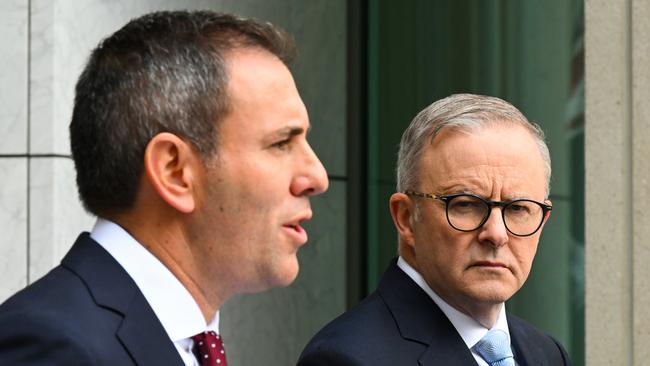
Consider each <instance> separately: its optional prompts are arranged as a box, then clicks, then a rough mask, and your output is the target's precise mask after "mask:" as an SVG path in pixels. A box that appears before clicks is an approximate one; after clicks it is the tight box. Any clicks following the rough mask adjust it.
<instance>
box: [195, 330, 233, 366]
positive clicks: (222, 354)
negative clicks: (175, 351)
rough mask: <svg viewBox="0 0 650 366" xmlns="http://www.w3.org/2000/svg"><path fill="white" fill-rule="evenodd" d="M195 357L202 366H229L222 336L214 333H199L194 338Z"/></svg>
mask: <svg viewBox="0 0 650 366" xmlns="http://www.w3.org/2000/svg"><path fill="white" fill-rule="evenodd" d="M192 340H193V341H194V355H195V356H196V359H197V360H199V363H200V364H201V366H207V365H210V366H214V365H219V366H228V362H227V361H226V351H225V350H224V349H223V341H222V340H221V336H219V335H218V334H217V333H215V332H213V331H211V330H210V331H207V332H202V333H199V334H197V335H195V336H193V337H192Z"/></svg>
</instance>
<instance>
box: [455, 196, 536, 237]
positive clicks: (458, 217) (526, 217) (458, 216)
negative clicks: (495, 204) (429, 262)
mask: <svg viewBox="0 0 650 366" xmlns="http://www.w3.org/2000/svg"><path fill="white" fill-rule="evenodd" d="M502 209H503V219H504V223H505V225H506V228H507V229H508V230H509V231H510V232H512V233H513V234H515V235H521V236H525V235H531V234H532V233H534V232H535V231H537V229H538V228H539V225H540V224H541V222H542V219H543V217H544V212H543V209H542V207H541V206H540V205H539V204H538V203H536V202H532V201H528V200H518V201H513V202H510V203H508V204H507V205H506V206H505V207H503V208H502ZM490 211H491V210H490V205H489V204H488V203H487V202H486V201H484V200H482V199H480V198H478V197H474V196H470V195H460V196H456V197H453V198H450V199H449V200H448V201H447V218H448V220H449V223H450V224H451V226H453V227H454V228H456V229H458V230H462V231H473V230H476V229H478V228H479V227H480V226H481V225H483V224H484V223H485V221H486V220H487V218H488V216H489V215H490Z"/></svg>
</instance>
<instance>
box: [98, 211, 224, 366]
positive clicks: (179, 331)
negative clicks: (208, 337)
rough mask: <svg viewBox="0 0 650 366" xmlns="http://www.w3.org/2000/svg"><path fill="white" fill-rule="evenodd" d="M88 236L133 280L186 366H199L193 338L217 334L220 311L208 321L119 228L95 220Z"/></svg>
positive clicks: (179, 285)
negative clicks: (207, 333)
mask: <svg viewBox="0 0 650 366" xmlns="http://www.w3.org/2000/svg"><path fill="white" fill-rule="evenodd" d="M90 237H91V238H93V239H94V240H95V241H96V242H98V243H99V244H100V245H101V246H102V247H104V249H106V251H108V253H110V254H111V256H113V258H115V260H116V261H117V262H118V263H119V264H120V265H121V266H122V267H123V268H124V270H125V271H126V272H127V273H128V274H129V276H130V277H131V278H132V279H133V281H134V282H135V284H136V285H137V286H138V288H139V289H140V291H141V292H142V294H143V295H144V297H145V298H146V299H147V302H148V303H149V305H150V306H151V308H152V309H153V311H154V313H155V314H156V316H157V317H158V320H160V323H161V324H162V326H163V328H165V331H166V332H167V335H168V336H169V338H170V339H171V340H172V342H174V346H176V350H177V351H178V354H179V355H180V356H181V358H182V359H183V362H184V363H185V365H187V366H198V365H199V363H198V361H197V360H196V357H195V356H194V354H193V353H192V347H193V345H194V342H193V341H192V338H191V337H192V336H193V335H195V334H198V333H201V332H203V331H206V330H213V331H215V332H217V333H219V312H217V313H216V314H215V316H214V318H213V320H212V321H211V322H210V324H207V325H206V323H205V318H204V317H203V313H202V312H201V309H200V308H199V306H198V305H197V303H196V301H194V298H193V297H192V295H190V293H189V292H188V291H187V289H186V288H185V286H183V284H182V283H181V282H180V281H179V280H178V279H177V278H176V276H174V274H173V273H171V272H170V271H169V269H167V267H165V265H164V264H162V263H161V262H160V261H159V260H158V258H156V257H155V256H154V255H153V254H151V253H150V252H149V251H148V250H147V249H146V248H145V247H144V246H142V245H141V244H140V243H138V242H137V241H136V240H135V239H134V238H133V237H132V236H131V235H130V234H129V233H127V232H126V231H125V230H124V229H122V228H121V227H120V226H119V225H117V224H115V223H113V222H111V221H108V220H104V219H101V218H99V219H97V222H96V223H95V227H94V228H93V231H92V232H91V233H90Z"/></svg>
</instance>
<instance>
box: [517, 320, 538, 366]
mask: <svg viewBox="0 0 650 366" xmlns="http://www.w3.org/2000/svg"><path fill="white" fill-rule="evenodd" d="M508 328H509V330H510V339H511V341H510V342H511V344H512V351H513V353H514V356H515V360H516V361H517V363H518V364H519V366H536V365H543V363H542V361H541V360H543V359H544V358H545V357H544V355H543V352H544V351H543V350H542V349H541V348H539V347H537V346H536V343H535V342H533V341H531V340H530V339H529V336H528V334H527V332H525V331H524V329H523V328H522V327H521V324H519V322H518V319H516V318H514V317H512V316H508Z"/></svg>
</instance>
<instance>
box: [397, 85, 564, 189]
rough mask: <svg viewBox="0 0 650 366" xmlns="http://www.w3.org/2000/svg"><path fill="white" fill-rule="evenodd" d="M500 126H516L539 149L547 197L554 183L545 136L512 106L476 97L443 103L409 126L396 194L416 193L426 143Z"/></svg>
mask: <svg viewBox="0 0 650 366" xmlns="http://www.w3.org/2000/svg"><path fill="white" fill-rule="evenodd" d="M498 124H513V125H519V126H522V127H524V128H525V129H526V130H528V131H529V132H530V133H531V135H532V136H533V138H534V139H535V141H536V142H537V145H538V147H539V151H540V153H541V155H542V159H543V160H544V163H545V165H546V167H545V168H546V195H547V197H548V194H549V190H550V179H551V157H550V154H549V151H548V146H546V142H545V138H544V132H543V131H542V129H541V128H540V127H539V126H538V125H537V124H535V123H532V122H529V121H528V119H526V117H525V116H524V115H523V114H522V113H521V112H520V111H519V110H518V109H517V108H515V107H514V106H513V105H512V104H510V103H508V102H506V101H504V100H501V99H499V98H496V97H488V96H484V95H475V94H454V95H451V96H449V97H447V98H444V99H440V100H438V101H436V102H434V103H433V104H431V105H429V106H428V107H426V108H425V109H424V110H422V111H421V112H420V113H418V115H417V116H415V118H413V121H412V122H411V124H410V125H409V126H408V128H407V129H406V131H404V134H403V135H402V140H401V142H400V146H399V153H398V156H397V191H398V192H403V191H405V190H408V189H416V185H417V183H418V179H419V174H418V173H419V164H420V158H421V155H422V153H423V151H424V149H425V146H426V143H427V142H432V141H433V139H435V137H436V136H437V135H438V134H439V133H440V131H441V130H442V129H444V128H448V127H454V128H459V129H464V130H471V129H477V128H481V127H486V126H491V125H492V126H493V125H498Z"/></svg>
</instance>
